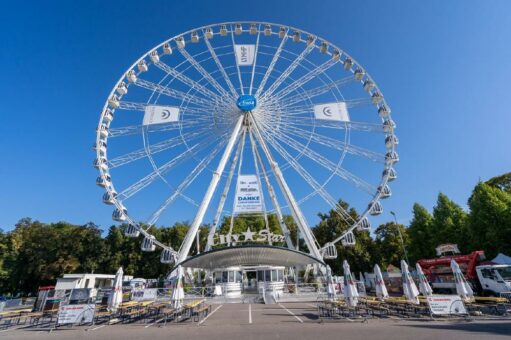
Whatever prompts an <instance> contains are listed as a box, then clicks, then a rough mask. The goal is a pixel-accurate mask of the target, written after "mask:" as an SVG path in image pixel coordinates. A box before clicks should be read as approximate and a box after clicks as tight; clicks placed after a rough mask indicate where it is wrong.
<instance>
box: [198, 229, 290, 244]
mask: <svg viewBox="0 0 511 340" xmlns="http://www.w3.org/2000/svg"><path fill="white" fill-rule="evenodd" d="M249 241H252V242H261V243H265V242H266V243H278V242H284V235H279V234H274V233H272V232H270V231H268V230H266V229H263V230H260V231H259V232H254V231H251V230H250V227H249V228H248V229H247V231H245V232H243V233H241V234H225V235H224V234H219V233H216V234H214V235H213V236H210V237H209V238H208V242H209V244H210V245H211V246H216V245H223V244H229V245H231V246H236V245H237V244H238V243H244V242H249Z"/></svg>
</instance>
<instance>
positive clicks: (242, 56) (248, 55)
mask: <svg viewBox="0 0 511 340" xmlns="http://www.w3.org/2000/svg"><path fill="white" fill-rule="evenodd" d="M234 46H235V49H236V62H237V63H238V66H249V65H252V64H253V63H254V56H255V46H254V45H234Z"/></svg>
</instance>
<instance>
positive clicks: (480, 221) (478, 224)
mask: <svg viewBox="0 0 511 340" xmlns="http://www.w3.org/2000/svg"><path fill="white" fill-rule="evenodd" d="M499 177H501V176H499ZM468 205H469V207H470V215H469V224H468V225H469V240H470V246H471V248H472V249H474V250H475V249H483V250H485V251H486V255H487V256H488V257H489V258H493V257H494V256H495V255H497V254H498V253H499V252H503V253H506V254H511V194H510V193H507V192H506V191H503V190H501V189H500V187H499V186H491V185H489V184H486V183H483V182H480V183H478V184H477V185H476V187H475V188H474V191H473V192H472V195H471V196H470V198H469V200H468Z"/></svg>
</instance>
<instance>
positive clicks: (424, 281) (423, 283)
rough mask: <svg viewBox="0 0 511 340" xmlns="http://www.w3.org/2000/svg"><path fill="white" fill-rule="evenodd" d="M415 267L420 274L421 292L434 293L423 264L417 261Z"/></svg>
mask: <svg viewBox="0 0 511 340" xmlns="http://www.w3.org/2000/svg"><path fill="white" fill-rule="evenodd" d="M415 267H416V268H417V275H419V290H420V292H421V294H422V295H424V296H428V295H433V289H431V286H430V285H429V282H428V279H427V278H426V275H424V272H423V271H422V268H421V265H420V264H418V263H416V264H415Z"/></svg>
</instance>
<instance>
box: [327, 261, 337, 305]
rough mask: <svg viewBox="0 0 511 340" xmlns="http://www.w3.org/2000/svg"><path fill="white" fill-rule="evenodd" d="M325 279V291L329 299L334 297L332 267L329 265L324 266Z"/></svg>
mask: <svg viewBox="0 0 511 340" xmlns="http://www.w3.org/2000/svg"><path fill="white" fill-rule="evenodd" d="M326 280H327V293H328V297H329V298H330V299H335V295H336V292H335V284H334V281H333V278H332V269H330V266H327V267H326Z"/></svg>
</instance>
